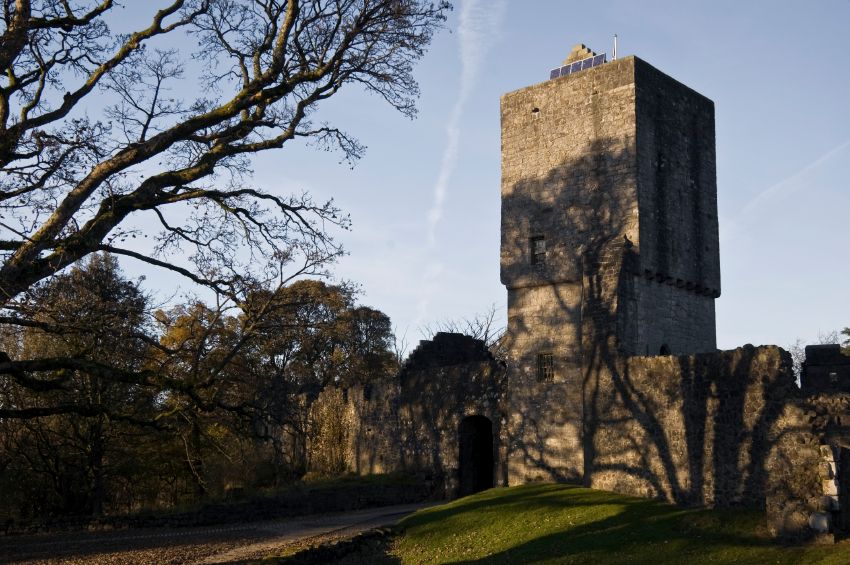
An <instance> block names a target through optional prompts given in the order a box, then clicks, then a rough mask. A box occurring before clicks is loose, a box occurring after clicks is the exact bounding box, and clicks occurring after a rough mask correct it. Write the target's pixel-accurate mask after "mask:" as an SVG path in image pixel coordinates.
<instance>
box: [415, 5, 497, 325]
mask: <svg viewBox="0 0 850 565" xmlns="http://www.w3.org/2000/svg"><path fill="white" fill-rule="evenodd" d="M506 6H507V0H497V1H494V2H488V1H486V0H462V2H461V9H460V16H459V18H458V19H459V23H458V30H457V33H458V42H459V44H460V89H459V91H458V96H457V99H456V100H455V103H454V107H453V108H452V111H451V113H450V114H449V121H448V124H447V125H446V147H445V149H444V150H443V159H442V161H441V163H440V171H439V173H438V174H437V182H436V183H435V184H434V200H433V202H432V204H431V208H430V210H428V216H427V242H428V244H427V247H426V253H427V254H431V253H433V251H434V248H435V246H436V240H437V224H438V223H439V222H440V219H441V218H442V216H443V206H444V204H445V201H446V193H447V191H448V186H449V181H450V179H451V176H452V173H454V170H455V166H456V165H457V158H458V154H459V153H460V120H461V117H462V116H463V109H464V107H465V106H466V103H467V101H468V100H469V97H470V95H471V94H472V91H473V88H474V87H475V80H476V78H477V77H478V71H479V69H480V67H481V63H482V61H483V60H484V56H485V55H486V53H487V50H488V49H489V48H490V47H491V46H492V45H493V42H494V40H495V39H497V38H498V33H499V28H500V26H501V22H502V18H503V16H504V13H505V8H506ZM442 271H443V267H442V263H440V262H439V261H437V260H435V259H433V258H432V259H431V261H430V263H429V264H428V266H427V267H426V269H425V272H424V273H423V277H422V281H421V283H422V287H421V288H422V290H421V294H420V299H419V303H418V304H417V318H416V320H415V321H414V326H419V325H421V324H422V323H423V322H424V321H425V320H427V319H428V305H429V302H430V300H431V296H432V295H433V293H434V291H435V287H436V280H437V278H439V276H440V273H441V272H442Z"/></svg>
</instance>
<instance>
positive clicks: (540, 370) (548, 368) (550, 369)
mask: <svg viewBox="0 0 850 565" xmlns="http://www.w3.org/2000/svg"><path fill="white" fill-rule="evenodd" d="M554 379H555V356H554V355H552V354H551V353H540V354H539V355H538V356H537V380H538V381H540V382H552V381H553V380H554Z"/></svg>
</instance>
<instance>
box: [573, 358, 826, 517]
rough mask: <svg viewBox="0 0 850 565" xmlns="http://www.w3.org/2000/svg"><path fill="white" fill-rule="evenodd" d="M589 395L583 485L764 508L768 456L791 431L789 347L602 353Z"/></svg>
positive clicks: (685, 501)
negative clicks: (646, 354)
mask: <svg viewBox="0 0 850 565" xmlns="http://www.w3.org/2000/svg"><path fill="white" fill-rule="evenodd" d="M586 394H587V402H588V403H592V407H591V408H590V409H589V410H588V411H587V418H586V422H585V430H586V435H585V439H584V441H585V455H586V457H587V475H586V477H585V480H586V482H587V483H588V484H589V485H591V486H593V487H595V488H601V489H607V490H615V491H618V492H624V493H629V494H635V495H639V496H647V497H657V498H663V499H666V500H669V501H671V502H676V503H679V504H689V505H690V504H699V505H711V506H727V507H728V506H736V505H747V506H764V504H765V497H766V492H767V485H768V484H769V482H770V475H771V473H772V472H774V469H773V467H772V466H771V464H770V462H771V460H772V458H773V457H775V452H776V450H777V449H779V442H780V441H781V440H788V441H791V439H792V438H790V435H793V433H794V432H793V429H792V428H791V427H789V425H788V418H789V417H790V416H788V415H787V414H786V410H787V408H786V407H787V406H788V404H789V400H793V399H794V398H796V396H797V394H798V392H797V387H796V384H795V381H794V376H793V374H792V371H791V359H790V356H789V355H788V353H786V352H784V351H782V350H781V349H779V348H777V347H774V346H764V347H759V348H754V347H752V346H745V347H743V348H738V349H735V350H733V351H723V352H717V353H712V354H698V355H692V356H682V357H673V356H662V357H631V358H626V359H616V358H611V359H601V360H600V362H599V364H598V365H597V366H596V367H595V368H594V370H593V371H591V372H589V374H588V382H587V388H586ZM791 443H792V444H793V443H794V441H791ZM816 452H817V446H816V445H815V449H814V453H815V454H816ZM808 455H812V454H811V453H810V454H808ZM798 472H805V471H804V470H802V469H798ZM813 473H814V474H815V476H816V475H817V469H816V468H815V469H814V470H813Z"/></svg>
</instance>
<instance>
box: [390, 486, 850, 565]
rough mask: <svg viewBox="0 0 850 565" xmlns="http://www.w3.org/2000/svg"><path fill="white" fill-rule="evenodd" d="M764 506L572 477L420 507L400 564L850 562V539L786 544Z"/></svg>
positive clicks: (407, 526)
mask: <svg viewBox="0 0 850 565" xmlns="http://www.w3.org/2000/svg"><path fill="white" fill-rule="evenodd" d="M762 522H763V519H762V517H761V515H760V514H759V513H754V512H745V511H713V510H705V509H683V508H678V507H675V506H671V505H668V504H664V503H661V502H656V501H650V500H645V499H640V498H632V497H628V496H622V495H619V494H614V493H609V492H601V491H594V490H590V489H585V488H580V487H576V486H570V485H526V486H521V487H513V488H500V489H492V490H489V491H486V492H483V493H479V494H477V495H474V496H470V497H466V498H463V499H460V500H456V501H454V502H451V503H449V504H446V505H443V506H437V507H434V508H430V509H427V510H423V511H420V512H418V513H416V514H414V515H413V516H410V517H408V518H407V519H405V520H404V521H403V522H402V524H401V525H402V528H403V529H404V534H403V535H402V536H401V537H400V538H399V539H398V540H397V541H396V543H395V545H394V547H393V548H392V553H393V555H394V556H395V557H396V558H398V559H400V560H401V561H402V563H593V564H604V563H618V564H619V563H629V564H641V563H646V564H653V565H660V564H663V563H676V564H681V563H684V564H686V565H696V564H701V563H787V564H798V563H821V564H844V563H850V543H848V542H842V543H840V544H837V545H829V546H825V545H820V546H818V545H810V546H801V547H782V546H778V545H774V544H772V543H771V542H770V541H769V540H768V539H767V537H766V533H765V532H764V528H763V526H762V525H761V524H762Z"/></svg>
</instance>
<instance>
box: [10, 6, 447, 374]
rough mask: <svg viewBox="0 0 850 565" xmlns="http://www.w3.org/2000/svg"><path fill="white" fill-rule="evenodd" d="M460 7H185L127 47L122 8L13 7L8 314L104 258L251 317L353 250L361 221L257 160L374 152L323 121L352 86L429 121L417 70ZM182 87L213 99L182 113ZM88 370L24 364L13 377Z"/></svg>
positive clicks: (163, 12) (167, 13) (130, 37)
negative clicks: (260, 171)
mask: <svg viewBox="0 0 850 565" xmlns="http://www.w3.org/2000/svg"><path fill="white" fill-rule="evenodd" d="M449 8H450V6H449V5H448V4H447V3H446V2H443V1H440V2H437V3H435V4H432V3H430V2H427V1H424V0H330V1H325V0H312V1H306V2H300V1H297V0H169V1H167V2H165V4H164V5H163V7H162V8H161V9H160V10H159V11H156V12H155V13H153V14H152V16H151V19H150V21H149V22H147V24H146V25H142V26H140V27H139V28H138V29H137V30H136V31H134V32H132V33H129V34H126V35H117V34H115V33H113V32H112V31H111V30H110V27H109V25H108V23H109V22H108V19H109V18H110V17H111V16H113V15H114V12H115V9H116V8H115V2H114V1H113V0H96V1H95V0H2V10H3V12H2V27H0V67H2V69H3V76H4V79H3V80H4V82H3V83H2V84H0V250H2V264H0V298H2V304H3V305H4V306H9V305H14V304H15V301H16V300H18V299H19V298H18V297H19V296H20V295H21V293H24V292H26V291H28V290H29V289H31V288H33V285H35V284H36V283H38V282H39V281H42V280H44V279H46V278H49V277H51V276H53V275H54V274H56V273H58V272H59V271H61V270H62V269H64V268H66V267H67V266H69V265H71V264H73V263H74V262H75V261H78V260H79V259H81V258H83V257H85V256H87V255H88V254H91V253H93V252H98V251H108V252H110V253H112V254H114V255H119V256H123V257H129V258H132V259H135V260H138V261H142V262H144V263H147V264H149V265H152V266H154V267H157V268H163V269H169V270H171V271H174V272H177V273H179V274H181V275H183V276H185V277H187V278H188V279H190V280H191V281H194V282H195V283H197V284H200V285H204V286H206V287H209V288H211V289H213V290H214V291H216V292H217V293H219V294H220V295H224V296H226V297H227V299H228V300H230V301H232V302H233V303H235V302H238V301H239V300H240V299H241V298H242V297H244V295H245V294H246V293H247V292H248V291H249V290H250V289H251V288H254V287H256V286H257V284H258V282H262V281H265V282H266V283H268V281H269V280H277V282H278V285H282V284H285V282H287V281H289V280H291V277H292V276H293V271H294V274H300V273H310V272H317V271H321V270H322V269H323V268H324V267H323V266H324V265H325V264H326V263H327V262H328V261H330V260H332V259H333V258H334V257H336V256H337V255H338V254H339V253H340V248H339V246H338V245H337V244H336V243H335V242H334V240H333V239H332V237H330V235H329V234H328V232H327V228H328V227H330V226H331V225H336V226H341V227H347V225H348V220H347V218H346V217H344V216H343V215H341V214H340V212H339V211H338V210H337V209H336V208H335V206H334V205H333V203H332V202H325V203H315V202H313V201H312V200H311V199H310V198H309V196H307V195H303V194H301V195H294V196H281V195H276V194H271V193H268V192H264V191H262V190H260V189H259V188H257V187H255V186H252V185H251V184H250V157H251V155H252V154H254V153H257V152H260V151H265V150H270V149H278V148H281V147H283V146H284V145H285V144H286V143H288V142H290V141H293V140H297V139H304V140H307V141H308V142H311V143H314V144H316V145H318V146H319V147H323V148H336V149H338V150H340V151H341V152H342V155H343V157H344V158H345V159H346V160H349V161H353V160H355V159H357V158H359V157H360V156H361V154H362V151H363V148H362V146H361V145H360V144H359V143H358V142H357V140H356V139H354V138H353V137H351V136H350V135H348V134H347V133H345V132H343V131H341V130H339V129H337V128H336V127H334V126H333V125H331V124H328V123H324V122H320V121H317V114H316V112H317V110H318V108H319V107H320V106H321V104H322V102H323V101H324V100H327V99H328V98H330V97H332V96H334V95H335V94H336V93H337V92H339V91H340V89H342V87H343V86H344V85H348V84H352V85H359V86H360V87H362V88H365V89H366V90H367V91H369V92H372V93H374V94H377V95H378V96H380V97H381V98H383V99H384V100H385V101H386V102H387V103H388V104H389V105H390V106H391V107H393V108H395V109H397V110H398V111H400V112H402V113H403V114H404V115H407V116H413V115H414V113H415V108H414V100H415V98H416V96H417V94H418V88H417V85H416V82H415V81H414V79H413V76H412V69H413V64H414V63H415V62H416V61H417V60H418V59H419V58H420V57H421V56H422V55H423V53H424V50H425V49H426V48H427V46H428V44H429V42H430V40H431V38H432V35H433V33H434V32H435V30H436V29H437V28H439V26H440V25H441V23H442V21H444V19H445V12H446V11H447V10H448V9H449ZM181 35H182V36H185V38H186V40H189V39H190V40H192V41H193V42H194V43H195V44H196V45H197V46H198V49H197V52H196V53H194V58H195V60H196V61H197V62H198V63H197V64H195V65H194V66H191V68H195V67H200V68H201V69H202V71H200V72H199V73H196V75H193V76H188V75H189V74H190V73H189V69H190V65H188V64H187V62H186V61H185V60H184V59H183V57H182V55H183V52H182V50H181V51H178V50H175V49H173V48H166V46H165V45H164V44H163V42H164V41H166V40H168V41H170V42H171V43H170V45H173V44H174V42H175V41H176V39H174V38H175V37H176V36H181ZM177 84H180V85H183V86H184V88H182V89H181V91H184V92H185V91H186V90H188V89H187V88H185V86H186V85H187V84H191V85H192V86H193V87H194V89H195V91H196V92H200V93H203V94H202V95H201V96H198V97H197V98H195V99H193V100H184V99H180V98H179V97H177V96H176V95H175V94H174V92H175V91H174V90H172V88H173V87H174V86H175V85H177ZM143 221H152V222H153V223H154V224H155V225H158V226H159V232H158V235H157V236H156V245H155V248H154V250H153V251H152V252H146V251H140V250H139V249H138V248H134V247H133V246H132V244H131V243H130V242H132V240H133V238H134V237H136V236H137V235H139V232H138V230H137V229H135V228H134V226H135V225H139V222H143ZM134 222H135V223H134ZM284 269H286V270H287V271H286V273H284ZM7 318H8V319H7V320H6V322H7V323H12V322H14V320H13V319H12V317H7ZM81 362H82V361H81V360H74V359H52V360H46V359H40V360H36V361H33V360H26V359H24V360H12V359H8V358H6V359H4V360H0V374H6V375H12V376H25V375H26V373H27V372H31V371H39V370H42V371H43V370H58V369H62V368H65V367H69V364H70V365H73V366H72V367H71V368H75V369H79V368H81V367H80V366H79V364H80V363H81ZM85 369H86V370H90V371H100V370H102V369H103V368H102V367H94V366H87V367H85ZM16 378H17V377H16ZM123 378H128V379H133V378H135V377H134V376H132V375H124V377H123Z"/></svg>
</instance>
